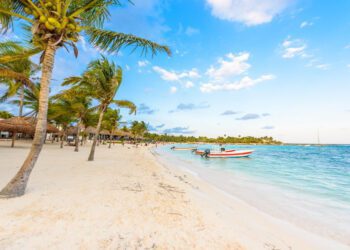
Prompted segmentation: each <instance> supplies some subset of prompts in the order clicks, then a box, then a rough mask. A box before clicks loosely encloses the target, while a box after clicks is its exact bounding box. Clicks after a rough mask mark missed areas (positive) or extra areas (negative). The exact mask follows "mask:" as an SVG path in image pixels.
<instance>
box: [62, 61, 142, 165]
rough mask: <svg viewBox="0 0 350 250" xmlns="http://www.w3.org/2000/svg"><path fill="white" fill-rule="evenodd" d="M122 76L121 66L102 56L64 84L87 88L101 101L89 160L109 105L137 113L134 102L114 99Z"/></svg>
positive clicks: (93, 152)
mask: <svg viewBox="0 0 350 250" xmlns="http://www.w3.org/2000/svg"><path fill="white" fill-rule="evenodd" d="M122 76H123V72H122V69H121V68H120V67H117V66H116V65H115V64H114V63H113V62H109V61H108V60H107V58H105V57H102V58H101V59H99V60H94V61H92V62H90V63H89V65H88V68H87V70H86V71H85V72H84V73H83V75H82V76H73V77H69V78H67V79H65V81H64V82H63V85H74V86H80V87H81V88H85V89H87V91H88V92H90V93H91V95H92V97H93V98H94V99H96V100H97V101H98V102H99V104H98V106H97V107H96V108H98V114H99V118H98V123H97V128H96V133H95V135H94V139H93V143H92V146H91V151H90V155H89V158H88V160H89V161H93V160H94V156H95V148H96V143H97V137H98V136H99V134H100V131H101V124H102V120H103V116H104V113H105V112H106V110H107V108H108V107H109V105H110V104H115V105H117V106H119V107H122V108H128V109H129V110H130V114H132V113H136V105H135V104H134V103H132V102H130V101H127V100H114V97H115V95H116V93H117V91H118V89H119V87H120V85H121V83H122Z"/></svg>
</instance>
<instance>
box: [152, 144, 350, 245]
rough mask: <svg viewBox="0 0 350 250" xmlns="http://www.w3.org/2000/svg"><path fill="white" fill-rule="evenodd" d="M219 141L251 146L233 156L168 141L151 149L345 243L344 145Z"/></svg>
mask: <svg viewBox="0 0 350 250" xmlns="http://www.w3.org/2000/svg"><path fill="white" fill-rule="evenodd" d="M189 146H192V145H189ZM212 147H213V146H211V145H201V146H200V148H203V149H205V148H212ZM225 147H226V148H227V149H243V148H244V149H254V150H255V152H254V154H253V155H252V156H251V157H249V158H238V159H237V158H234V159H205V158H201V157H200V156H198V155H194V154H192V153H191V152H188V151H171V150H170V146H165V147H160V148H158V149H156V152H158V153H159V154H160V156H161V157H162V158H163V160H164V161H166V163H167V164H176V166H182V167H183V168H185V169H187V170H190V171H191V172H195V173H196V174H197V175H199V176H200V177H201V178H203V179H205V180H206V181H209V182H211V183H212V184H214V185H215V186H217V187H218V188H220V189H221V190H223V191H225V192H228V193H230V194H233V195H235V196H236V197H238V198H240V199H242V200H244V201H246V202H247V203H249V204H251V205H253V206H255V207H257V208H258V209H260V210H262V211H264V212H266V213H268V214H270V215H273V216H275V217H278V218H280V219H283V220H287V221H289V222H291V223H293V224H295V225H297V226H301V227H303V228H305V229H307V230H310V231H312V232H315V233H318V234H320V235H323V236H327V237H330V238H333V239H336V240H339V241H341V242H343V243H345V244H348V245H350V146H344V145H334V146H309V147H305V146H251V145H250V146H242V145H237V146H236V145H229V146H226V145H225Z"/></svg>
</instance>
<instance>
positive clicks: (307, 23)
mask: <svg viewBox="0 0 350 250" xmlns="http://www.w3.org/2000/svg"><path fill="white" fill-rule="evenodd" d="M312 25H313V23H312V22H308V21H304V22H302V23H301V24H300V28H301V29H303V28H306V27H308V26H312Z"/></svg>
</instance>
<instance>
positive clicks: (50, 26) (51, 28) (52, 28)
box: [45, 21, 55, 30]
mask: <svg viewBox="0 0 350 250" xmlns="http://www.w3.org/2000/svg"><path fill="white" fill-rule="evenodd" d="M45 27H46V28H47V29H48V30H54V29H55V26H53V25H52V24H50V23H49V22H48V21H47V22H45Z"/></svg>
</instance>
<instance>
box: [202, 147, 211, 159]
mask: <svg viewBox="0 0 350 250" xmlns="http://www.w3.org/2000/svg"><path fill="white" fill-rule="evenodd" d="M209 154H210V149H209V148H207V149H206V150H204V153H203V154H202V155H201V156H202V157H205V158H208V155H209Z"/></svg>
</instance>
